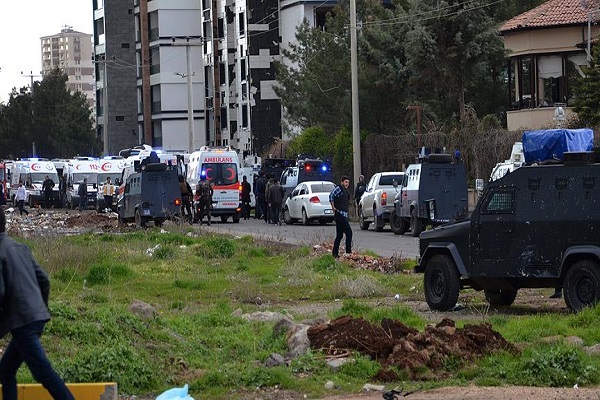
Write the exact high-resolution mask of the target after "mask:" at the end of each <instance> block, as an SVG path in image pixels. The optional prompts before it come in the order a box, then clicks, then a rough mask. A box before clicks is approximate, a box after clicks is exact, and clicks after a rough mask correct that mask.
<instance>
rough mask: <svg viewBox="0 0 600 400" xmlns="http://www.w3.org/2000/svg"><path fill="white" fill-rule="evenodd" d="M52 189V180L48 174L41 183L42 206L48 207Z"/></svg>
mask: <svg viewBox="0 0 600 400" xmlns="http://www.w3.org/2000/svg"><path fill="white" fill-rule="evenodd" d="M52 189H54V181H53V180H52V179H50V177H49V176H48V175H46V178H45V179H44V182H43V183H42V192H44V208H50V198H51V197H52Z"/></svg>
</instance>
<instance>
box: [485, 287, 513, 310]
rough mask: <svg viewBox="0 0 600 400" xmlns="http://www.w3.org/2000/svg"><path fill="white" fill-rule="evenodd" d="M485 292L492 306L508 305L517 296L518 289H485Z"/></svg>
mask: <svg viewBox="0 0 600 400" xmlns="http://www.w3.org/2000/svg"><path fill="white" fill-rule="evenodd" d="M483 292H484V293H485V299H486V300H487V302H488V303H489V304H490V306H499V307H508V306H510V305H512V303H514V302H515V298H516V297H517V291H516V290H484V291H483Z"/></svg>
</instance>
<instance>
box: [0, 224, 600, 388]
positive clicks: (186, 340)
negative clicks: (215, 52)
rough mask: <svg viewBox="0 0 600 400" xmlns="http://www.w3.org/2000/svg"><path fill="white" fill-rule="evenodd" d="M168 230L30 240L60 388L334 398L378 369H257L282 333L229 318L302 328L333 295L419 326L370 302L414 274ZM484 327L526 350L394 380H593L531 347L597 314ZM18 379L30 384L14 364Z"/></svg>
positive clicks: (593, 372)
mask: <svg viewBox="0 0 600 400" xmlns="http://www.w3.org/2000/svg"><path fill="white" fill-rule="evenodd" d="M172 229H173V231H172V232H167V233H160V232H159V231H158V230H146V231H143V232H141V231H140V232H135V233H129V234H101V235H98V234H82V235H77V236H52V237H50V236H48V237H39V238H30V239H28V240H27V244H28V245H29V246H31V248H32V249H33V252H34V255H35V257H36V259H37V260H38V262H39V263H40V264H41V265H43V266H44V267H45V269H46V270H47V271H48V272H49V274H50V277H51V282H52V292H51V296H50V309H51V313H52V316H53V319H52V320H51V321H50V322H49V323H48V324H47V327H46V333H45V334H44V336H43V343H44V345H45V347H46V350H47V351H48V353H49V355H50V358H51V359H52V361H53V363H54V365H55V367H56V368H57V370H58V371H59V373H60V374H61V375H62V376H63V377H64V378H65V380H67V381H69V382H100V381H116V382H118V384H119V392H120V393H123V394H131V395H138V396H148V395H155V394H158V393H160V392H162V391H164V390H166V389H168V388H171V387H173V386H182V385H183V384H185V383H188V384H189V385H190V394H191V395H192V397H198V396H197V395H200V394H201V396H202V398H204V399H218V398H223V397H227V396H228V395H227V394H231V393H232V391H235V390H240V389H242V390H243V389H248V390H250V389H255V388H258V387H274V386H277V387H279V388H282V389H286V390H293V391H297V392H300V393H305V394H306V396H308V397H311V398H315V397H319V396H323V395H325V394H326V393H327V394H332V391H326V390H325V389H324V388H323V386H324V383H325V382H326V381H328V380H331V381H333V382H334V383H335V384H336V389H335V390H333V392H335V393H339V394H344V393H350V392H356V391H357V390H359V389H360V387H361V386H362V385H363V384H364V383H366V382H371V383H377V382H374V380H373V376H374V375H375V374H376V373H377V371H378V370H379V368H380V366H379V364H378V362H377V361H375V360H370V359H368V358H365V357H363V356H360V355H355V356H354V362H353V363H350V364H347V365H345V366H344V367H342V368H340V369H339V370H337V371H336V372H333V371H332V370H331V369H330V368H329V367H327V365H326V364H325V360H324V357H323V355H321V354H319V353H318V352H312V351H309V353H307V354H305V355H303V356H300V357H298V358H295V359H293V360H292V361H291V362H290V364H289V365H286V366H279V367H271V368H266V367H264V366H263V362H264V361H265V360H266V359H267V358H268V357H269V356H270V355H271V354H272V353H279V354H285V353H286V351H287V344H286V338H285V335H284V334H276V333H275V332H274V330H273V324H269V323H258V322H249V321H246V320H245V319H243V318H240V317H239V313H238V312H235V311H236V310H241V312H243V313H249V312H253V311H258V310H269V311H280V312H286V313H288V314H289V313H291V314H292V317H293V318H294V319H295V320H296V321H300V320H302V319H303V318H305V317H313V316H314V315H313V313H314V310H312V311H308V310H310V307H308V308H307V309H306V310H307V311H304V312H302V311H296V312H295V311H293V310H294V309H298V310H300V309H301V307H300V308H298V307H295V306H298V305H302V304H307V305H308V304H311V303H318V302H325V303H329V302H334V301H336V300H339V299H342V301H341V302H338V304H340V305H341V306H340V307H339V308H338V309H336V310H335V311H332V312H331V314H330V315H327V317H329V318H335V317H338V316H342V315H352V316H355V317H363V318H365V319H367V320H370V321H372V322H379V321H381V320H383V319H384V318H392V319H397V320H400V321H402V322H403V323H404V324H405V325H408V326H411V327H414V328H416V329H418V330H423V329H424V328H425V326H426V324H427V322H426V321H425V320H423V318H421V317H420V316H419V315H417V314H416V313H414V312H413V311H412V310H410V309H408V308H407V307H404V306H402V305H400V304H399V303H395V302H382V304H379V305H376V303H374V300H377V299H380V298H385V299H389V298H393V296H394V295H395V294H397V293H398V294H400V296H401V297H404V296H409V295H412V296H414V293H413V291H415V290H416V291H417V292H420V293H422V276H421V275H412V274H404V273H398V274H381V273H377V272H373V271H368V270H355V269H353V268H351V267H350V266H349V265H347V264H345V263H336V262H335V260H334V259H333V258H332V257H331V256H330V255H313V254H312V253H311V250H310V248H308V247H290V246H287V245H283V244H281V243H269V244H259V243H258V242H257V241H255V239H253V238H252V237H242V238H232V237H228V236H220V235H212V234H210V235H209V234H207V235H202V236H197V235H196V232H194V231H193V230H191V228H178V227H172ZM406 267H407V265H404V266H403V267H402V266H399V270H400V269H403V268H406ZM136 300H139V301H143V302H145V303H148V304H150V305H152V307H154V318H149V319H145V318H143V317H141V316H139V315H138V314H135V313H133V312H132V311H131V310H130V309H129V307H130V305H131V304H132V303H133V302H134V301H136ZM290 310H292V311H290ZM484 319H485V320H486V322H488V323H490V324H492V326H493V328H494V329H495V330H497V331H499V332H500V333H501V334H502V335H503V336H504V337H505V338H506V339H507V340H509V341H510V342H514V343H526V346H524V350H523V351H522V352H521V353H520V354H504V353H500V354H493V355H490V356H488V357H486V358H484V359H482V360H480V361H479V362H477V363H475V364H470V365H469V366H468V367H466V368H462V369H460V368H458V367H457V365H460V363H458V362H456V363H453V362H452V360H450V361H449V362H448V365H447V366H446V370H447V376H448V377H447V378H446V379H445V380H431V381H424V382H410V381H405V382H394V383H393V384H392V385H391V386H392V387H395V386H401V387H404V388H406V389H407V390H408V389H409V388H419V389H427V388H429V387H435V386H442V385H447V384H466V383H468V382H475V383H477V384H480V385H500V384H526V385H534V386H572V385H573V384H575V383H577V384H579V385H580V386H584V385H596V384H599V383H600V374H598V371H599V370H600V357H598V356H595V355H588V354H586V353H584V352H583V351H582V350H581V349H580V348H578V347H574V346H571V345H569V344H568V343H567V342H566V341H560V340H559V341H557V342H555V343H552V344H551V343H547V342H544V341H540V338H541V337H544V336H553V335H561V336H563V337H566V336H571V335H576V336H579V337H581V338H582V339H583V341H584V343H585V344H586V345H591V344H594V343H598V342H599V341H600V332H599V330H598V329H597V327H598V326H599V325H600V309H599V308H595V309H586V310H584V311H582V312H580V313H578V314H569V315H558V316H557V315H555V314H548V315H544V314H541V315H525V316H523V315H521V316H510V315H500V316H497V315H494V316H489V317H487V316H484ZM465 323H473V322H472V321H457V325H459V326H460V325H464V324H465ZM6 340H7V339H6V338H4V339H3V343H2V344H5V343H6ZM456 361H458V360H456ZM400 372H401V371H400ZM399 376H403V375H402V373H399ZM19 380H20V382H23V383H25V382H32V381H33V379H32V377H31V376H30V374H29V371H28V370H27V369H26V368H24V367H23V368H21V369H20V371H19Z"/></svg>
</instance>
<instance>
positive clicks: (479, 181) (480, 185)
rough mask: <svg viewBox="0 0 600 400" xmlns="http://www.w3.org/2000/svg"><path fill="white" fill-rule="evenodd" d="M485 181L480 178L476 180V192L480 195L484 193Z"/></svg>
mask: <svg viewBox="0 0 600 400" xmlns="http://www.w3.org/2000/svg"><path fill="white" fill-rule="evenodd" d="M483 186H484V185H483V179H481V178H478V179H475V190H477V191H478V192H479V193H481V192H483Z"/></svg>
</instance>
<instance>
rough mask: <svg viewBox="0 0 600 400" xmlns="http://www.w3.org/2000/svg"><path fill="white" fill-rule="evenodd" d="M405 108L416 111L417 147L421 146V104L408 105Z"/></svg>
mask: <svg viewBox="0 0 600 400" xmlns="http://www.w3.org/2000/svg"><path fill="white" fill-rule="evenodd" d="M406 109H407V110H415V111H416V112H417V148H419V149H420V148H421V110H422V109H423V107H422V106H408V107H406Z"/></svg>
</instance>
